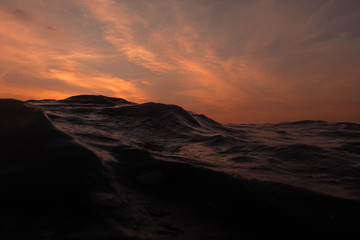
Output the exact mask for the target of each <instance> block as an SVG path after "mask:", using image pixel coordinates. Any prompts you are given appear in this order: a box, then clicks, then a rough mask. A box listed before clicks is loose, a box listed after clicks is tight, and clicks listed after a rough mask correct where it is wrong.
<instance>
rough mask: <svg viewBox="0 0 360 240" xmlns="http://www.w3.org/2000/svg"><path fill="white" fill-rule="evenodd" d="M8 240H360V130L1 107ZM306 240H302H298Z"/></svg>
mask: <svg viewBox="0 0 360 240" xmlns="http://www.w3.org/2000/svg"><path fill="white" fill-rule="evenodd" d="M0 116H1V117H0V146H1V153H0V154H1V158H0V166H1V168H0V169H1V170H0V203H1V205H0V206H1V207H0V208H1V210H2V213H3V214H2V215H1V217H0V220H1V222H2V223H3V226H2V228H3V229H1V230H2V231H1V234H2V238H3V239H33V238H43V237H47V238H54V239H209V237H210V238H212V239H242V238H252V239H263V238H265V237H266V238H268V237H276V238H278V239H288V238H289V235H288V234H289V232H292V235H291V236H290V238H295V239H312V238H316V239H328V238H334V237H335V238H342V239H356V238H357V236H358V234H359V232H360V230H359V228H358V224H359V216H360V202H359V200H360V193H359V185H360V177H359V169H360V162H359V159H360V151H359V149H360V145H359V141H358V139H357V138H356V136H359V133H360V127H359V126H360V125H359V124H355V123H330V122H325V121H299V122H286V123H280V124H262V125H261V124H258V125H256V124H250V125H236V124H232V125H225V124H221V123H218V122H216V121H214V120H212V119H210V118H208V117H206V116H204V115H201V114H196V113H192V112H188V111H186V110H184V109H183V108H181V107H179V106H176V105H168V104H160V103H144V104H135V103H131V102H128V101H126V100H124V99H120V98H109V97H105V96H92V95H80V96H75V97H70V98H67V99H65V100H59V101H57V100H51V99H50V100H40V101H36V100H32V101H28V102H21V101H18V100H12V99H0ZM295 233H296V234H295Z"/></svg>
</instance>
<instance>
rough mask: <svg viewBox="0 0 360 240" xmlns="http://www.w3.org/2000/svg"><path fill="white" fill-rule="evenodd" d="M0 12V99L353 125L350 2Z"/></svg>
mask: <svg viewBox="0 0 360 240" xmlns="http://www.w3.org/2000/svg"><path fill="white" fill-rule="evenodd" d="M0 11H1V13H2V14H1V18H2V19H1V20H2V28H0V41H1V44H2V48H1V56H0V64H1V65H0V86H2V87H1V89H2V90H0V94H1V95H2V96H6V94H7V93H6V92H9V90H11V89H12V95H14V94H15V95H18V96H26V97H28V96H32V97H35V98H36V97H49V96H48V95H50V94H52V95H54V96H58V95H59V96H60V95H61V96H65V95H70V94H77V93H90V94H107V95H114V96H119V97H125V98H129V100H131V101H138V102H144V101H161V102H168V103H176V104H180V105H182V106H184V107H185V108H187V109H189V110H193V111H196V112H202V113H205V114H207V115H210V116H211V117H213V118H215V119H216V120H220V121H223V122H276V121H287V120H300V119H324V120H330V121H357V122H360V112H359V110H357V108H356V106H357V105H358V104H360V94H359V92H360V79H359V76H360V70H359V68H358V67H357V66H358V65H359V63H360V56H359V55H358V52H360V44H359V42H360V41H359V40H360V39H359V38H360V30H359V29H358V24H357V23H358V22H360V4H359V3H358V1H351V0H345V1H339V0H332V1H307V2H299V1H280V0H262V1H246V0H244V1H235V0H225V1H217V0H210V1H208V0H207V1H205V0H200V1H196V2H194V1H188V0H185V1H175V0H165V1H141V0H139V1H130V0H123V1H116V0H109V1H99V0H83V1H75V0H74V1H53V2H52V3H51V4H50V3H49V2H47V1H41V0H36V1H32V5H30V4H29V3H26V1H21V0H16V1H12V2H11V5H10V3H9V4H1V2H0ZM26 89H28V90H26ZM17 92H18V93H17ZM36 93H37V94H36ZM7 95H9V94H7Z"/></svg>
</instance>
